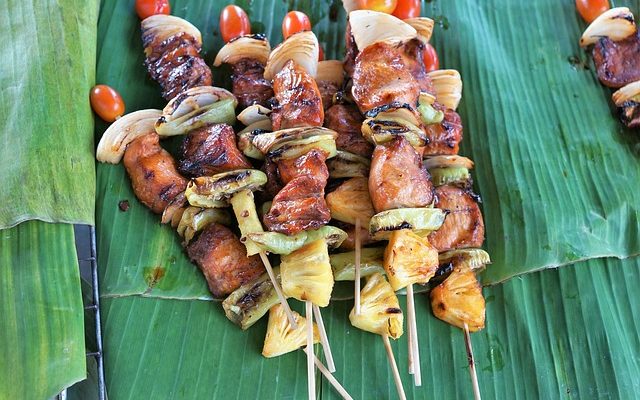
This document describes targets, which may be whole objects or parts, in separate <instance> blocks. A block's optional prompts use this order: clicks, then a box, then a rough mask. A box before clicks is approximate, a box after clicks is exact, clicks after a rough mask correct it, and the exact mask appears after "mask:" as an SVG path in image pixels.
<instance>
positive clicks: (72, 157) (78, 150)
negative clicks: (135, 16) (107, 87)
mask: <svg viewBox="0 0 640 400" xmlns="http://www.w3.org/2000/svg"><path fill="white" fill-rule="evenodd" d="M97 17H98V2H97V1H96V0H90V1H86V0H59V1H51V0H47V1H39V2H34V1H20V0H7V1H2V2H0V33H1V34H2V37H3V40H2V42H1V43H0V57H1V58H2V60H3V62H2V63H1V64H0V88H1V89H0V91H1V93H2V95H1V96H0V113H1V118H0V143H2V146H0V182H2V190H0V229H3V228H7V227H11V226H14V225H16V224H18V223H20V222H22V221H25V220H28V219H39V220H42V221H49V222H71V223H85V224H93V223H94V210H95V208H94V203H95V182H96V177H95V167H94V165H95V164H94V157H93V137H92V135H91V132H93V116H92V113H91V107H90V106H89V102H88V101H87V100H88V96H89V89H90V88H91V86H92V85H93V81H94V75H95V62H96V20H97Z"/></svg>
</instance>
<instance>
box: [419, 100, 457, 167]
mask: <svg viewBox="0 0 640 400" xmlns="http://www.w3.org/2000/svg"><path fill="white" fill-rule="evenodd" d="M434 108H436V109H438V110H442V111H444V119H443V120H442V122H441V123H439V124H430V125H425V129H424V130H425V132H426V134H427V138H428V139H429V142H428V143H427V145H426V146H425V147H424V151H423V154H424V155H425V156H431V155H443V154H458V150H459V145H460V142H461V141H462V121H461V120H460V115H458V113H457V112H455V111H453V110H449V109H446V108H445V107H444V106H442V105H440V104H437V103H436V104H434Z"/></svg>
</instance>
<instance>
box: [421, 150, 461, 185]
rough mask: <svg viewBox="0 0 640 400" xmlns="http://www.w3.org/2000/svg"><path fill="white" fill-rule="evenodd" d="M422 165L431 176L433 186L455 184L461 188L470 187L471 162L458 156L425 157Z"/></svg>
mask: <svg viewBox="0 0 640 400" xmlns="http://www.w3.org/2000/svg"><path fill="white" fill-rule="evenodd" d="M424 165H425V166H426V167H427V170H428V171H429V173H430V174H431V181H432V182H433V184H434V185H435V186H442V185H447V184H450V183H456V184H459V185H461V186H470V184H471V174H470V173H469V170H470V169H472V168H473V161H471V160H470V159H468V158H466V157H460V156H434V157H427V158H426V159H425V160H424Z"/></svg>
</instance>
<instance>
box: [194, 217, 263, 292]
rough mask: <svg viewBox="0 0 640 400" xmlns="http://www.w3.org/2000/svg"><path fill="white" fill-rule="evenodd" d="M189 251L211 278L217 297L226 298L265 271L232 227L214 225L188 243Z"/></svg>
mask: <svg viewBox="0 0 640 400" xmlns="http://www.w3.org/2000/svg"><path fill="white" fill-rule="evenodd" d="M187 254H188V255H189V258H190V259H191V261H193V262H194V263H195V264H196V265H198V267H200V270H202V273H203V274H204V277H205V278H206V280H207V283H208V285H209V290H210V291H211V293H213V295H214V296H215V297H223V296H226V295H228V294H229V293H231V292H233V291H234V290H236V289H237V288H239V287H240V286H241V285H243V284H245V283H247V282H249V281H252V280H253V279H255V278H257V277H258V276H260V275H261V274H263V273H264V271H265V269H264V265H263V264H262V261H260V258H259V257H258V256H257V255H254V256H251V257H247V249H246V248H245V246H244V244H242V242H240V239H238V237H237V236H236V235H235V234H234V233H233V232H231V230H229V228H227V227H225V226H223V225H219V224H215V223H214V224H211V225H209V226H207V227H206V228H205V229H204V230H203V231H202V233H201V234H200V236H198V238H197V239H196V240H194V241H193V242H191V243H190V244H189V245H188V246H187Z"/></svg>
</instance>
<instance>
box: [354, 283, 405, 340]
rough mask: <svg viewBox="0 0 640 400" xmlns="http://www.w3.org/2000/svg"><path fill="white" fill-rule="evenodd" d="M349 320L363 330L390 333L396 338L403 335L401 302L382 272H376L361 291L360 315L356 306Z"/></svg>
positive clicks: (379, 333) (381, 333) (382, 333)
mask: <svg viewBox="0 0 640 400" xmlns="http://www.w3.org/2000/svg"><path fill="white" fill-rule="evenodd" d="M349 320H350V321H351V325H353V326H355V327H356V328H358V329H362V330H363V331H367V332H371V333H377V334H378V335H389V336H390V337H392V338H394V339H398V338H399V337H400V336H402V320H403V317H402V310H401V309H400V303H398V297H397V296H396V294H395V292H394V291H393V289H392V288H391V285H390V284H389V282H387V281H386V280H385V279H384V277H383V276H382V274H379V273H375V274H373V275H371V277H370V278H369V279H368V280H367V284H366V285H364V287H363V288H362V291H361V292H360V315H356V311H355V308H354V309H352V310H351V313H350V314H349Z"/></svg>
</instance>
